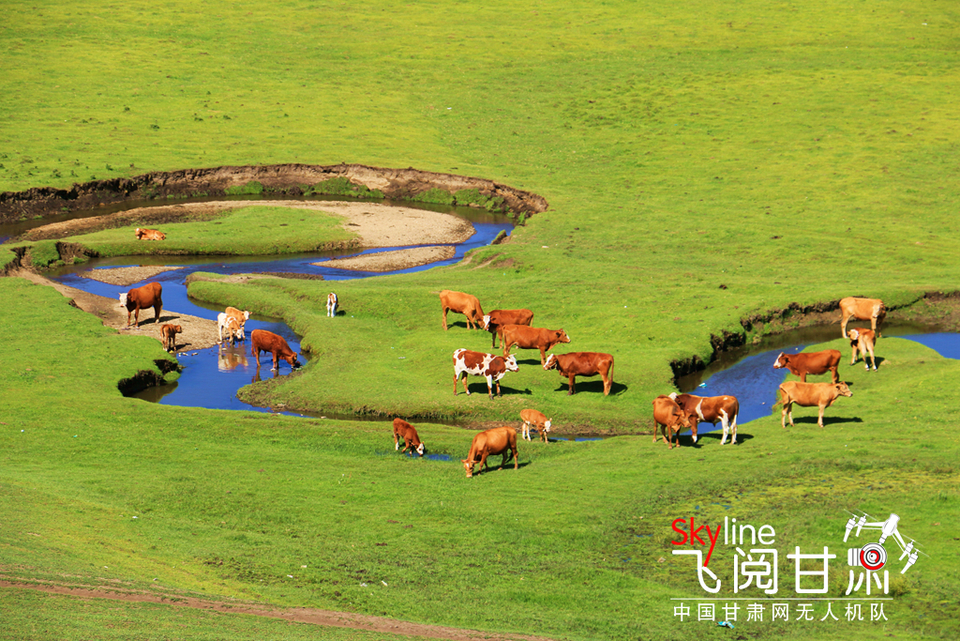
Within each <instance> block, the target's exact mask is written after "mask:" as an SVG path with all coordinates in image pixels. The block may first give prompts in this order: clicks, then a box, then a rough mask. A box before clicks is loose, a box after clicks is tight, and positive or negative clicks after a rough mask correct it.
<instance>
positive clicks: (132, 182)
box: [0, 164, 547, 223]
mask: <svg viewBox="0 0 960 641" xmlns="http://www.w3.org/2000/svg"><path fill="white" fill-rule="evenodd" d="M338 179H339V180H338ZM251 185H258V186H259V187H258V188H262V192H259V193H266V194H270V193H274V194H283V195H288V196H300V195H304V194H305V193H332V194H341V195H351V194H350V191H351V189H356V190H359V191H360V192H362V193H359V194H357V195H364V194H366V195H369V194H370V192H371V191H373V192H377V194H378V195H381V196H380V197H385V198H389V199H392V200H412V201H416V200H428V201H429V202H438V201H437V199H436V198H433V197H431V196H430V195H429V193H428V192H432V191H433V190H437V191H438V192H444V193H446V194H447V195H448V196H449V198H448V199H447V201H448V202H449V204H455V205H464V206H470V205H473V206H477V205H480V206H485V207H488V208H490V209H493V210H495V211H502V212H504V213H512V214H517V215H519V214H526V215H527V216H529V215H532V214H536V213H540V212H542V211H545V210H546V209H547V201H546V199H545V198H544V197H543V196H539V195H537V194H534V193H532V192H529V191H524V190H522V189H515V188H513V187H510V186H508V185H504V184H501V183H498V182H495V181H492V180H487V179H485V178H473V177H470V176H457V175H455V174H443V173H435V172H430V171H421V170H418V169H413V168H408V169H391V168H383V167H368V166H366V165H358V164H350V165H348V164H341V165H304V164H282V165H252V166H225V167H212V168H205V169H182V170H179V171H169V172H151V173H147V174H142V175H139V176H133V177H131V178H112V179H109V180H94V181H91V182H87V183H82V184H81V183H77V184H74V185H73V186H72V187H70V188H69V189H56V188H53V187H34V188H32V189H28V190H26V191H18V192H12V191H8V192H3V193H0V223H10V222H16V221H19V220H24V219H26V218H29V217H34V216H48V215H52V214H58V213H62V212H63V211H65V210H77V209H91V208H93V207H98V206H100V205H105V204H113V203H121V202H125V201H138V200H154V199H166V198H188V197H196V196H218V195H226V194H228V190H236V189H244V188H248V187H250V186H251ZM345 186H346V187H347V189H346V190H345V189H344V187H345ZM476 201H481V202H476Z"/></svg>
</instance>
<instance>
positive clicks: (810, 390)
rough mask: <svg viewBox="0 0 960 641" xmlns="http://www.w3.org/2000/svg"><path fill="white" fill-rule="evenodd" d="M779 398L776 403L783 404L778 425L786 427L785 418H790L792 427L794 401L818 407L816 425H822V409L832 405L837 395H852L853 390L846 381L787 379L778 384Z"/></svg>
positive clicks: (803, 405)
mask: <svg viewBox="0 0 960 641" xmlns="http://www.w3.org/2000/svg"><path fill="white" fill-rule="evenodd" d="M779 391H780V400H779V401H777V405H781V404H782V405H783V410H782V411H781V412H780V425H781V427H783V428H784V429H786V427H787V425H786V419H787V418H788V417H789V418H790V427H793V426H794V425H793V408H792V407H791V405H792V404H793V403H796V404H797V405H799V406H800V407H813V406H814V405H816V406H817V407H819V408H820V413H819V414H818V416H817V425H819V426H820V427H823V410H825V409H826V408H828V407H830V406H831V405H833V402H834V401H835V400H837V397H838V396H853V392H851V391H850V388H849V387H847V384H846V383H800V382H798V381H787V382H786V383H783V384H782V385H780V390H779Z"/></svg>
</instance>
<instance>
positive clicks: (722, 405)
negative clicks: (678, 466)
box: [670, 392, 740, 445]
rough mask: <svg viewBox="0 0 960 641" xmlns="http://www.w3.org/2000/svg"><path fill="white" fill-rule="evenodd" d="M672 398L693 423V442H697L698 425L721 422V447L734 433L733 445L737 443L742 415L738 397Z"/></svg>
mask: <svg viewBox="0 0 960 641" xmlns="http://www.w3.org/2000/svg"><path fill="white" fill-rule="evenodd" d="M670 398H672V399H673V400H675V401H676V402H677V405H679V406H680V409H682V410H683V411H684V412H686V413H687V414H688V415H689V416H690V421H691V422H692V423H693V433H694V437H693V441H694V442H696V441H697V437H696V433H697V425H698V424H699V422H700V421H703V422H704V423H713V424H716V422H717V421H720V425H722V426H723V438H722V439H721V440H720V445H724V444H726V442H727V434H729V433H730V432H731V431H733V439H732V440H731V441H730V442H731V443H733V444H736V442H737V415H738V414H740V401H738V400H737V397H736V396H694V395H693V394H677V393H676V392H674V393H673V394H671V395H670Z"/></svg>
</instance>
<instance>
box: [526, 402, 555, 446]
mask: <svg viewBox="0 0 960 641" xmlns="http://www.w3.org/2000/svg"><path fill="white" fill-rule="evenodd" d="M520 420H522V421H523V438H524V440H527V441H529V440H532V439H531V438H530V429H531V428H533V429H536V430H537V433H538V434H539V435H540V440H541V441H543V442H544V443H547V442H549V441H548V439H547V433H548V432H549V431H550V427H551V426H552V425H553V423H552V421H551V420H550V419H549V418H547V417H546V415H544V414H543V413H542V412H538V411H537V410H520Z"/></svg>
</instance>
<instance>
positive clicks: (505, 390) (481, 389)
mask: <svg viewBox="0 0 960 641" xmlns="http://www.w3.org/2000/svg"><path fill="white" fill-rule="evenodd" d="M462 389H463V384H462V383H461V387H460V391H459V392H458V395H460V394H462V393H463V391H462ZM467 389H468V390H470V395H471V396H473V395H474V394H479V395H481V396H486V395H487V384H486V383H484V382H482V381H481V382H479V383H470V384H468V385H467ZM500 393H501V395H503V396H508V395H511V394H528V395H529V394H533V392H532V391H530V390H529V389H524V390H519V389H515V388H513V387H507V386H506V385H501V386H500ZM493 397H494V398H496V397H497V387H496V385H494V387H493Z"/></svg>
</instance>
